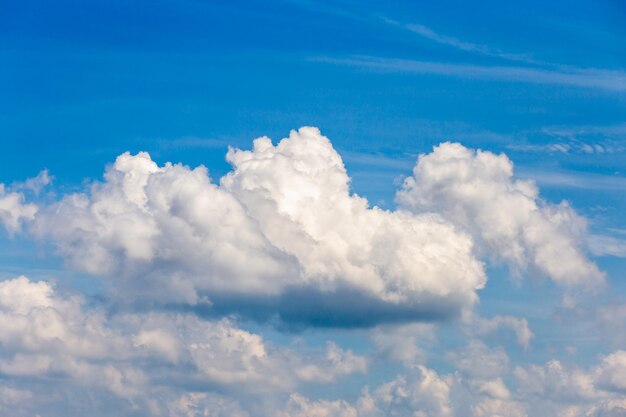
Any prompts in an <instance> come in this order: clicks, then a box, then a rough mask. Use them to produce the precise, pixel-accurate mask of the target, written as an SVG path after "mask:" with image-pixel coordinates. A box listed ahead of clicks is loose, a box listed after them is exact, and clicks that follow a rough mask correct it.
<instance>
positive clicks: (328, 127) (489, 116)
mask: <svg viewBox="0 0 626 417" xmlns="http://www.w3.org/2000/svg"><path fill="white" fill-rule="evenodd" d="M450 10H455V13H449V11H450ZM0 13H1V14H0V79H1V80H2V81H1V82H2V99H1V100H0V106H1V107H0V108H1V113H0V117H1V119H0V129H1V130H0V137H1V138H2V140H3V141H4V143H5V146H4V152H3V153H2V155H1V156H0V158H1V159H0V164H2V166H3V167H4V168H5V169H4V170H3V172H2V178H0V180H2V181H4V182H11V181H12V180H17V179H20V178H24V177H25V176H29V175H33V174H34V173H36V172H38V170H39V169H41V168H42V167H44V166H45V167H47V168H49V169H50V171H51V172H52V173H53V174H54V175H55V177H56V178H57V184H70V183H76V182H79V181H80V179H81V178H82V177H83V176H90V177H94V176H98V175H99V173H100V172H101V167H102V166H103V164H104V163H106V162H108V161H111V160H112V158H113V157H114V156H115V155H117V154H119V153H120V152H122V151H125V150H131V151H137V150H140V149H143V150H148V151H150V152H151V153H152V154H153V156H154V157H156V158H157V159H158V160H174V161H184V162H185V163H188V164H190V165H195V164H199V163H205V164H207V165H209V166H210V167H211V168H212V169H213V170H216V168H215V167H216V164H222V161H223V153H224V150H225V148H226V144H239V145H241V146H244V145H246V144H248V143H249V141H250V139H252V138H253V137H256V136H260V135H268V136H270V137H273V138H274V139H278V138H280V137H283V136H284V135H286V133H287V132H288V131H289V130H290V129H292V128H296V127H299V126H301V125H315V126H318V127H320V128H321V129H322V132H323V133H325V134H326V135H327V136H329V137H330V138H331V139H332V140H333V143H334V144H335V146H336V147H337V148H338V149H340V150H341V151H347V152H350V153H355V155H352V156H353V157H354V158H353V160H351V159H350V155H351V154H349V153H346V154H345V156H344V157H345V159H346V162H347V164H348V167H349V168H350V167H351V165H354V167H353V171H354V172H353V174H354V176H355V187H357V189H359V188H361V187H360V182H359V178H360V176H359V173H360V171H367V172H369V174H370V175H373V174H374V173H373V170H374V169H376V170H380V168H381V167H376V168H374V167H367V166H360V165H359V166H357V161H358V160H359V159H358V158H357V155H356V154H362V153H365V154H375V155H389V156H393V157H403V158H402V159H403V160H406V162H407V163H406V167H405V168H402V169H400V170H396V171H398V173H407V172H406V170H407V169H406V168H408V167H410V166H411V165H412V159H413V157H414V156H415V155H416V154H417V153H419V152H422V151H427V150H429V149H430V147H431V146H432V145H433V144H435V143H438V142H439V141H441V140H459V141H461V142H463V143H465V144H467V145H470V146H475V147H483V148H488V149H493V150H497V151H507V153H508V154H509V155H511V154H514V153H515V150H514V149H510V148H511V145H515V144H518V145H519V144H525V145H528V144H548V143H561V142H571V141H572V135H576V137H575V138H574V139H575V140H579V141H581V142H590V143H601V144H603V145H604V146H607V144H609V143H613V142H614V141H620V140H621V139H623V136H624V129H625V127H624V126H623V124H622V123H623V122H624V114H626V100H625V97H626V81H625V79H624V72H620V71H623V68H624V67H626V53H625V52H626V50H625V47H624V45H625V42H624V39H625V37H626V27H625V25H623V22H624V19H626V8H625V7H624V6H623V4H622V3H621V2H619V1H602V2H597V1H588V2H586V1H576V2H571V1H567V2H565V1H564V2H550V3H549V4H546V3H545V2H541V1H537V2H533V4H529V2H524V3H523V4H520V3H515V2H499V1H492V2H482V3H481V4H480V5H476V4H471V5H470V4H468V3H467V2H462V1H458V2H454V1H446V2H432V3H430V4H426V3H420V4H418V5H415V4H414V3H413V2H385V4H383V3H369V2H368V3H367V4H364V3H354V2H336V3H333V4H331V3H328V4H327V3H325V2H309V1H268V2H258V3H257V2H245V1H227V2H220V1H210V2H203V1H184V2H170V1H155V2H150V3H149V4H148V3H143V2H123V1H112V2H88V1H59V2H45V1H40V2H38V1H28V2H4V5H3V7H2V11H1V12H0ZM407 25H413V26H407ZM412 28H413V29H415V28H418V29H417V30H411V29H412ZM425 31H426V32H427V33H430V34H431V35H432V36H425V35H424V33H426V32H425ZM428 31H430V32H428ZM355 56H358V57H361V58H359V59H358V60H357V61H358V62H357V63H354V62H352V63H350V62H349V61H350V60H351V59H353V58H354V57H355ZM362 56H364V57H365V58H363V57H362ZM372 59H383V60H388V61H389V60H407V61H419V62H429V63H438V64H442V66H443V67H444V68H439V69H435V70H431V71H424V70H418V71H411V70H406V68H405V67H407V66H410V64H398V63H397V62H396V63H394V62H395V61H394V62H391V63H387V64H386V65H388V67H387V68H382V69H381V68H378V69H376V68H372V67H369V66H368V65H367V62H364V61H368V62H369V61H371V60H372ZM386 62H387V61H386ZM459 65H466V66H476V67H480V68H482V70H484V69H485V68H487V69H489V68H491V69H493V68H494V67H495V68H496V70H495V72H491V73H488V74H486V75H476V76H474V75H471V73H472V72H475V70H471V69H467V68H464V67H458V66H459ZM455 66H456V67H455ZM450 67H451V68H452V71H453V72H454V73H452V74H450V73H446V69H447V68H450ZM503 67H504V69H503ZM507 68H509V69H507ZM510 68H516V69H520V68H522V69H528V68H530V69H531V70H533V71H543V72H542V73H538V72H537V73H531V74H530V75H528V76H522V78H523V79H522V80H520V79H519V78H520V76H519V75H515V74H513V75H511V74H510V72H511V71H510ZM479 71H481V70H479ZM576 71H578V72H579V74H578V75H576V77H577V78H576V80H575V81H574V85H571V84H567V82H560V81H559V80H560V79H563V78H566V76H563V74H562V73H563V72H576ZM602 71H604V72H602ZM606 71H614V72H612V73H609V74H608V75H607V74H606V73H605V72H606ZM500 73H502V74H503V75H502V74H500ZM546 73H547V75H546ZM507 74H508V75H507ZM598 78H602V79H603V81H601V86H598V85H597V80H598ZM533 80H535V81H533ZM594 83H595V84H594ZM585 127H586V128H588V130H589V128H591V129H592V130H593V129H595V131H594V132H591V133H590V132H582V133H581V132H579V131H580V130H581V129H583V128H585ZM568 129H569V130H568ZM598 129H599V130H598ZM571 130H576V131H577V132H578V133H573V132H571ZM555 131H560V132H561V134H557V133H554V132H555ZM562 131H566V132H562ZM580 154H581V152H570V154H569V155H566V157H564V156H563V155H559V154H558V152H556V153H554V154H545V152H544V155H542V156H545V157H546V158H545V159H548V160H549V161H548V160H542V161H538V160H537V158H536V156H537V153H536V152H534V153H529V152H528V151H525V152H520V155H519V156H518V155H513V159H514V160H515V161H516V162H518V164H521V163H526V162H528V163H529V164H535V163H538V162H541V164H542V165H549V167H550V168H555V167H558V168H562V169H572V170H575V171H581V170H582V171H588V170H591V171H603V172H602V173H603V174H609V175H611V174H615V173H616V172H617V173H621V172H620V168H621V166H623V157H622V156H621V152H620V153H619V154H618V155H616V154H615V153H614V154H611V155H607V154H603V155H595V156H593V157H591V158H589V157H588V155H587V154H583V155H580ZM542 159H544V158H542ZM361 165H363V164H361ZM222 166H223V167H224V170H225V169H226V166H225V165H224V164H222ZM357 171H359V172H357ZM216 174H221V173H220V172H216ZM363 174H365V172H364V173H363ZM395 174H396V173H395V172H394V175H395ZM385 178H386V179H385V180H384V181H389V178H388V177H385ZM358 191H360V192H361V193H365V194H368V193H373V195H372V196H373V197H375V198H378V197H379V196H378V195H375V190H366V189H364V188H362V189H360V190H358ZM384 197H387V198H388V197H389V196H384ZM381 198H382V197H381Z"/></svg>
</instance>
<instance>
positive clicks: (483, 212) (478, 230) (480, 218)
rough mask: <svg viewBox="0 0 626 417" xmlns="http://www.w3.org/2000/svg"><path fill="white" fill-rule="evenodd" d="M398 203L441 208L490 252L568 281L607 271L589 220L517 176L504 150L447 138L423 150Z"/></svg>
mask: <svg viewBox="0 0 626 417" xmlns="http://www.w3.org/2000/svg"><path fill="white" fill-rule="evenodd" d="M397 200H398V202H399V204H400V205H401V206H402V207H403V208H405V209H407V210H411V211H413V212H423V211H436V212H438V213H442V214H443V216H444V217H445V218H446V219H448V220H449V221H451V222H453V223H454V224H456V225H457V226H458V227H459V228H461V229H462V230H466V231H468V232H469V233H471V234H472V235H473V236H474V237H475V238H476V240H477V243H478V245H479V249H480V250H481V252H482V253H483V254H484V255H486V256H492V257H495V258H496V259H501V260H504V261H506V262H508V263H509V264H510V265H511V266H513V267H514V268H518V269H525V268H527V267H532V268H535V269H536V270H538V271H541V272H542V273H543V274H545V275H547V276H548V277H550V278H551V279H552V280H554V281H555V282H556V283H558V284H562V285H571V284H578V285H586V286H588V287H594V286H598V285H600V284H601V283H602V282H603V280H604V274H603V273H602V272H601V271H600V270H599V269H598V267H597V266H596V265H595V264H594V263H593V262H591V261H589V260H588V259H587V257H586V256H585V254H584V253H583V251H582V249H581V243H582V241H583V239H584V237H585V233H586V222H585V219H584V218H582V217H581V216H579V215H578V214H576V212H575V211H574V210H573V209H572V208H571V207H570V206H569V205H568V204H567V202H561V203H560V204H556V205H555V204H549V203H547V202H545V201H543V200H541V199H540V197H539V191H538V189H537V187H536V186H535V185H534V183H533V182H531V181H522V180H515V179H514V178H513V164H512V162H511V161H510V160H509V159H508V158H507V157H506V155H504V154H500V155H496V154H493V153H491V152H486V151H480V150H479V151H473V150H471V149H467V148H465V147H464V146H462V145H460V144H458V143H448V142H446V143H443V144H441V145H439V146H437V147H435V148H434V150H433V152H432V153H430V154H425V155H420V157H419V159H418V161H417V164H416V166H415V168H414V170H413V176H412V177H410V178H407V180H406V181H405V183H404V186H403V188H402V190H400V191H399V192H398V195H397Z"/></svg>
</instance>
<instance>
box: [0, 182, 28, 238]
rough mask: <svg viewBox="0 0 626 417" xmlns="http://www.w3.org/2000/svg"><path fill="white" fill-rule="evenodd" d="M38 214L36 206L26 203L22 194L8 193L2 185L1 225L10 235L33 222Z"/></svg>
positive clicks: (0, 193)
mask: <svg viewBox="0 0 626 417" xmlns="http://www.w3.org/2000/svg"><path fill="white" fill-rule="evenodd" d="M36 212H37V206H36V205H35V204H31V203H26V202H25V201H24V195H23V194H22V193H20V192H15V191H8V190H7V189H6V187H5V186H4V184H0V224H1V225H2V226H4V227H5V229H6V230H7V231H8V232H9V233H15V232H17V231H18V230H19V229H20V227H21V226H22V224H23V223H24V222H25V221H28V220H32V219H33V218H34V216H35V213H36Z"/></svg>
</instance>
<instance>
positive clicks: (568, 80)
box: [309, 55, 626, 93]
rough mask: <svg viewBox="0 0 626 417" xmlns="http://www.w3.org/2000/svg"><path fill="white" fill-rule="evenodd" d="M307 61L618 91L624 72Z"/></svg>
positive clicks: (625, 87) (365, 58)
mask: <svg viewBox="0 0 626 417" xmlns="http://www.w3.org/2000/svg"><path fill="white" fill-rule="evenodd" d="M309 60H310V61H314V62H322V63H327V64H334V65H343V66H348V67H354V68H360V69H365V70H372V71H381V72H397V73H406V74H433V75H443V76H450V77H457V78H468V79H479V80H480V79H483V80H495V81H508V82H522V83H529V84H549V85H562V86H570V87H580V88H594V89H600V90H605V91H612V92H619V93H621V92H624V91H626V73H625V72H624V71H617V70H604V69H597V68H571V67H563V68H560V69H543V68H531V67H523V66H489V65H476V64H457V63H449V62H433V61H421V60H411V59H398V58H387V57H379V56H369V55H353V56H349V57H329V56H321V57H312V58H309Z"/></svg>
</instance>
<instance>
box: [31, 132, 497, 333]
mask: <svg viewBox="0 0 626 417" xmlns="http://www.w3.org/2000/svg"><path fill="white" fill-rule="evenodd" d="M227 157H228V160H229V161H230V162H231V164H232V165H233V171H232V172H230V173H229V174H228V175H226V176H225V177H224V178H222V180H221V185H219V186H218V185H215V184H213V183H211V180H210V178H209V177H208V175H207V170H206V168H204V167H198V168H195V169H190V168H188V167H185V166H182V165H172V164H169V163H168V164H166V165H165V166H163V167H159V166H157V165H156V164H155V163H154V162H153V161H152V160H151V159H150V157H149V155H148V154H146V153H139V154H137V155H135V156H132V155H130V154H128V153H126V154H123V155H121V156H119V157H118V158H117V160H116V162H115V164H113V165H112V166H111V167H110V168H109V169H108V170H107V172H106V174H105V182H103V183H95V184H94V185H93V186H92V188H91V190H90V192H88V193H85V194H72V195H68V196H65V197H64V198H63V199H62V200H61V201H59V202H58V203H56V204H53V205H52V206H49V207H46V208H43V209H41V212H40V213H39V214H38V215H37V218H36V220H35V221H34V223H33V226H32V230H33V232H34V233H35V234H36V235H38V236H40V237H42V238H46V239H50V240H52V241H53V242H54V243H56V244H57V246H58V248H59V250H60V252H61V253H62V254H63V255H64V256H65V257H66V258H67V259H68V260H69V262H70V263H71V265H73V266H74V267H77V268H79V269H81V270H84V271H87V272H89V273H92V274H98V275H103V276H106V277H107V278H108V279H109V280H110V281H114V283H112V284H111V287H114V288H115V291H117V292H116V297H117V298H118V299H122V298H124V297H125V298H127V299H129V300H131V301H134V300H136V299H140V300H143V301H146V302H154V301H156V302H157V303H184V304H191V305H197V306H198V305H199V306H205V307H206V308H209V307H208V306H209V305H211V306H212V307H211V308H212V309H213V310H212V311H215V312H217V313H220V312H222V313H228V312H234V313H241V314H254V315H255V317H257V318H258V317H262V316H263V315H268V314H269V315H273V314H279V315H280V316H281V318H282V319H283V320H285V321H287V322H289V321H293V322H299V323H301V324H303V325H311V324H313V325H326V326H328V325H340V326H341V325H344V326H345V325H348V326H351V325H370V324H371V323H376V322H384V321H396V320H409V319H416V318H434V317H441V316H449V315H451V314H454V313H456V312H458V311H459V310H460V309H463V308H466V307H470V306H471V305H472V304H473V303H474V302H475V301H476V300H477V296H476V290H478V289H480V288H482V287H483V285H484V283H485V275H484V271H483V267H482V264H481V263H480V262H479V261H478V260H477V259H475V258H474V256H473V255H472V241H471V239H470V238H469V237H468V236H466V235H465V234H462V233H459V232H457V231H455V229H454V227H453V226H452V225H451V224H449V223H447V222H446V221H444V220H442V219H441V218H440V217H439V216H437V215H435V214H420V215H412V214H409V213H406V212H391V211H384V210H381V209H378V208H376V207H374V208H369V207H368V203H367V201H366V200H365V199H363V198H361V197H359V196H357V195H354V194H351V193H350V190H349V182H350V180H349V177H348V175H347V173H346V171H345V168H344V166H343V163H342V161H341V158H340V157H339V155H338V154H337V153H336V152H335V150H334V149H333V147H332V145H331V143H330V141H329V140H328V139H327V138H325V137H324V136H322V135H321V134H320V133H319V131H318V130H317V129H316V128H301V129H300V130H299V131H297V132H296V131H292V132H291V134H290V136H289V137H288V138H286V139H283V140H282V141H280V143H279V144H277V145H275V146H274V145H273V144H272V143H271V141H270V140H269V139H268V138H259V139H257V140H255V141H254V149H253V150H252V151H241V150H235V149H231V150H230V151H229V153H228V156H227ZM348 299H352V300H353V302H351V303H346V300H348ZM243 305H245V306H246V308H247V309H248V311H246V310H245V309H244V308H242V306H243ZM365 305H367V311H364V310H363V311H362V310H361V309H362V308H365V307H364V306H365ZM203 308H204V307H203Z"/></svg>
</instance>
